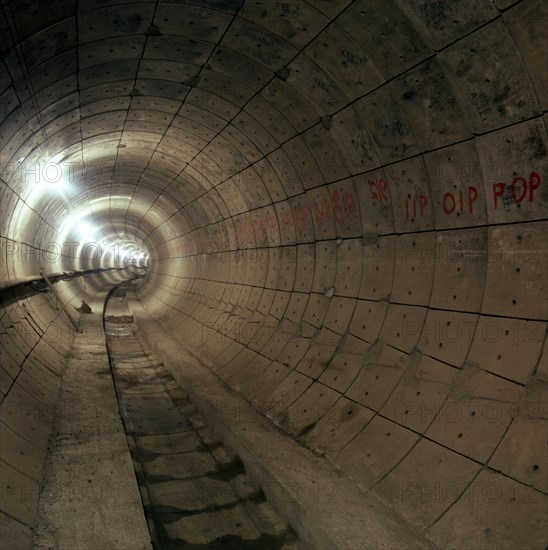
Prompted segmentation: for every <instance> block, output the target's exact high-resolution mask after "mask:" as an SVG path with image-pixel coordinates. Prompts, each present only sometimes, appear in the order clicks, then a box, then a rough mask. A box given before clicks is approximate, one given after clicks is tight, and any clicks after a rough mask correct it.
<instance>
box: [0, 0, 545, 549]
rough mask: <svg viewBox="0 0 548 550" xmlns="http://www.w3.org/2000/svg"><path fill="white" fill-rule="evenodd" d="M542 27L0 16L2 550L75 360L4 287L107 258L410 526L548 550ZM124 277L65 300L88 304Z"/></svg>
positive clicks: (465, 14)
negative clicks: (142, 272)
mask: <svg viewBox="0 0 548 550" xmlns="http://www.w3.org/2000/svg"><path fill="white" fill-rule="evenodd" d="M545 21H546V3H544V2H542V1H541V0H521V1H513V0H493V1H488V0H481V1H480V0H475V1H474V2H468V1H466V0H460V1H457V0H454V1H450V0H448V1H445V2H422V1H417V2H404V1H400V0H394V1H390V2H386V1H380V0H374V1H368V2H366V1H361V0H355V1H349V0H334V1H329V2H328V1H325V0H315V1H312V0H311V1H306V2H304V1H303V2H294V1H288V2H269V1H255V2H251V1H245V2H240V1H237V0H235V1H223V0H207V1H205V0H204V1H200V2H198V1H192V0H187V1H184V2H183V1H181V2H176V1H172V2H164V1H158V2H139V3H137V2H131V1H121V0H118V1H110V0H109V1H101V2H99V1H96V0H80V1H77V2H76V1H73V0H71V1H67V0H51V1H49V2H38V1H34V2H33V1H20V0H17V1H8V0H3V1H2V12H1V17H0V25H1V27H0V28H1V35H2V44H1V50H2V70H1V71H0V93H1V94H2V95H1V98H0V116H1V121H2V122H1V138H0V139H1V152H0V162H1V178H2V179H1V188H0V189H1V190H0V201H1V204H0V246H1V254H2V256H1V262H0V282H1V285H2V287H1V288H2V296H1V299H2V305H3V309H2V310H1V320H0V323H1V324H0V329H1V339H0V351H1V360H0V365H1V368H0V376H1V399H2V405H1V406H2V413H1V427H2V444H1V447H2V497H1V498H0V516H1V520H2V521H1V523H2V529H3V530H2V533H3V534H2V536H3V537H4V536H6V535H5V533H7V532H10V533H17V534H18V535H17V536H18V537H19V539H18V540H21V541H23V543H24V541H26V540H27V539H28V538H29V537H30V532H31V528H32V526H33V525H34V523H35V521H36V513H37V511H36V507H35V505H34V504H35V502H34V501H35V498H34V497H35V496H36V495H35V490H34V489H33V488H36V487H38V484H39V483H40V481H41V479H42V475H43V467H44V462H45V459H46V455H47V442H48V435H49V433H50V430H51V422H52V411H53V410H54V407H55V403H56V399H57V392H58V388H59V384H60V379H61V372H62V368H63V364H64V362H65V359H66V356H67V354H68V353H69V351H70V348H71V332H70V328H69V327H68V326H67V324H66V320H65V318H64V317H63V313H62V312H61V311H59V310H58V309H57V307H56V304H55V302H54V301H53V300H52V299H51V296H50V295H49V294H47V293H37V292H35V291H33V290H32V289H31V288H27V289H26V290H25V292H24V293H23V296H21V294H20V291H18V292H19V294H18V295H17V299H14V298H13V293H15V292H16V291H15V290H14V288H13V285H14V284H15V283H16V282H21V281H25V280H27V279H28V278H32V277H36V276H37V275H39V273H40V270H41V269H45V270H46V271H47V272H48V273H62V272H63V271H65V272H71V271H74V270H83V269H92V268H97V267H123V266H124V261H123V259H124V258H123V256H120V255H117V254H116V252H113V253H111V254H110V255H109V253H108V250H109V247H110V246H112V243H118V244H119V243H121V244H122V246H125V245H132V246H135V247H136V248H135V249H131V250H130V253H132V251H135V250H138V251H139V254H141V256H140V261H142V262H143V264H144V263H147V264H148V265H149V273H148V275H147V278H146V280H145V281H144V282H143V284H142V286H141V287H140V289H139V291H138V295H139V298H140V300H141V304H142V306H143V307H144V308H145V310H146V311H147V312H148V313H149V314H150V315H151V316H152V317H153V318H154V319H155V320H156V321H157V322H158V323H159V324H160V325H161V326H162V327H163V328H164V329H165V330H166V331H168V332H169V333H170V335H171V336H172V337H173V338H175V339H178V340H180V341H181V342H184V344H185V345H186V346H188V348H189V349H191V350H192V351H193V353H194V354H196V355H197V356H198V357H200V358H202V359H203V361H204V362H205V363H207V364H209V365H211V366H212V369H213V371H214V372H215V374H216V375H217V376H218V377H219V378H220V379H221V380H223V381H224V382H225V383H226V384H228V386H230V387H231V388H233V389H234V390H236V391H238V392H240V393H241V395H242V396H243V397H244V398H245V399H247V400H249V401H251V402H253V403H254V404H255V405H256V406H257V407H258V408H259V410H261V411H262V412H263V413H264V414H265V415H266V416H267V417H268V418H270V419H271V420H272V422H273V423H274V424H276V425H277V426H279V427H280V428H281V429H282V430H284V431H285V432H286V433H287V434H288V436H290V437H294V438H296V439H298V441H300V442H301V443H302V444H304V445H305V446H307V447H309V448H310V449H313V450H315V451H317V452H319V453H320V454H322V455H324V456H325V459H326V460H327V461H329V462H331V463H332V464H334V465H335V466H336V467H337V468H339V469H340V471H341V473H342V474H343V475H344V476H345V477H347V478H348V479H350V480H352V481H353V482H355V483H356V484H357V486H358V487H359V488H360V489H361V490H362V491H363V492H364V493H371V494H374V495H376V496H378V497H379V498H381V499H383V501H385V502H386V503H389V505H390V506H391V507H392V508H393V510H394V514H395V517H398V518H400V520H401V522H402V523H404V524H409V525H412V526H414V527H415V528H417V529H419V530H421V531H423V532H424V533H425V535H426V536H427V537H428V538H429V539H430V540H431V541H432V542H433V543H434V544H437V545H439V546H440V547H452V548H493V547H500V548H517V547H522V548H544V547H545V546H546V536H545V534H546V508H547V505H546V502H547V501H546V492H547V491H548V476H547V460H546V458H547V455H546V452H547V451H546V435H547V412H546V384H547V381H548V365H547V357H546V353H547V352H546V319H547V317H548V316H547V305H546V281H547V271H548V270H547V261H546V242H547V241H546V235H547V231H546V204H547V195H548V192H547V185H546V143H547V138H546V126H545V124H546V121H545V117H544V112H545V109H546V105H547V89H548V87H547V86H546V71H545V68H546V66H545V61H546V38H545V29H544V22H545ZM82 222H84V223H85V224H87V225H86V226H85V227H84V229H86V228H87V230H88V231H87V232H86V231H84V232H83V233H82V231H80V232H79V229H82V228H81V225H82ZM82 240H83V241H85V242H88V246H87V248H86V246H84V248H82V246H80V247H77V246H75V244H74V243H77V242H80V241H82ZM89 243H93V244H92V245H89ZM123 273H124V272H123V271H120V272H119V271H109V272H104V273H97V274H95V275H91V276H89V277H86V278H74V279H72V280H67V281H62V282H60V283H58V284H57V285H58V289H59V292H60V293H61V294H62V296H63V297H64V300H65V301H66V302H67V303H69V304H70V305H71V306H72V305H79V304H80V301H81V300H82V299H86V300H91V301H92V300H93V298H94V296H96V295H97V294H98V293H101V292H106V290H107V289H108V288H109V286H111V285H112V284H115V283H116V282H119V281H120V280H122V279H123ZM33 411H34V413H33ZM36 411H39V414H35V413H36ZM29 488H30V489H29ZM25 491H26V493H25ZM25 495H26V496H25ZM33 495H34V496H33ZM23 543H22V544H23Z"/></svg>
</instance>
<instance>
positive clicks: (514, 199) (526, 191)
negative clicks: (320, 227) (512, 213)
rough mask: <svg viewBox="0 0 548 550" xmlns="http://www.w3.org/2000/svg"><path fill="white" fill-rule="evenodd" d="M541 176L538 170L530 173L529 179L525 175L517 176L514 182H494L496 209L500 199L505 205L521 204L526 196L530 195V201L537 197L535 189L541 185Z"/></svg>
mask: <svg viewBox="0 0 548 550" xmlns="http://www.w3.org/2000/svg"><path fill="white" fill-rule="evenodd" d="M540 184H541V177H540V176H539V175H538V174H537V172H531V173H530V174H529V180H527V179H526V178H524V177H523V176H516V177H515V178H514V179H513V181H512V183H511V184H509V185H506V184H505V183H501V182H498V183H494V184H493V206H494V207H495V209H497V208H498V206H499V199H500V201H501V202H502V203H503V205H504V206H508V205H509V204H520V203H521V202H522V201H523V200H525V198H526V197H529V202H533V200H534V199H535V191H536V190H537V189H538V188H539V187H540Z"/></svg>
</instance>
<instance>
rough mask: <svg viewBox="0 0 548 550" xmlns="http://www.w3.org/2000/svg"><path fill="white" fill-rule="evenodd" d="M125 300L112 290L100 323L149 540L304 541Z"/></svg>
mask: <svg viewBox="0 0 548 550" xmlns="http://www.w3.org/2000/svg"><path fill="white" fill-rule="evenodd" d="M126 308H127V306H126V303H125V298H124V292H123V290H119V291H118V292H117V293H115V294H114V296H113V297H112V298H111V301H110V302H109V307H108V309H107V312H106V313H107V315H106V325H105V328H106V334H107V342H108V348H109V353H110V361H111V365H112V370H113V373H114V378H115V386H116V391H117V395H118V399H119V403H120V411H121V416H122V420H123V423H124V428H125V431H126V436H127V440H128V444H129V447H130V449H131V456H132V459H133V465H134V468H135V471H136V476H137V480H138V483H139V489H140V491H141V498H142V500H143V505H144V510H145V515H146V518H147V522H148V526H149V530H150V533H151V538H152V541H153V546H154V548H156V549H158V550H160V549H162V550H163V549H172V548H173V549H175V548H177V549H208V548H223V549H233V550H243V549H250V550H251V549H256V550H259V549H261V550H263V549H264V550H294V549H295V550H296V549H303V548H304V546H303V545H302V544H301V543H300V542H299V541H298V540H297V538H296V535H295V533H294V532H293V531H292V530H291V529H290V528H289V527H288V525H287V524H286V523H285V522H284V521H283V520H282V519H281V518H280V517H279V516H278V515H277V513H276V512H275V511H274V509H273V508H272V507H271V506H270V504H269V503H268V502H267V501H266V498H265V495H264V493H263V492H262V490H261V488H260V487H259V485H257V484H256V483H254V482H253V481H252V480H251V479H250V478H249V477H248V476H247V475H246V472H245V469H244V466H243V465H242V463H241V461H240V460H239V459H238V457H237V456H234V455H232V454H231V453H229V452H228V451H227V450H226V449H225V448H224V447H223V446H222V443H221V441H220V440H219V439H218V438H217V437H215V435H214V434H213V432H212V431H211V430H210V429H209V428H208V426H207V425H206V423H205V422H204V420H203V418H202V416H201V415H200V414H199V413H198V411H197V410H196V409H195V408H194V406H193V405H192V404H191V402H190V401H189V399H188V398H187V395H186V394H185V392H184V390H183V389H182V388H181V387H180V386H179V385H178V384H177V382H176V381H175V380H174V379H173V377H172V376H171V374H170V373H169V372H168V371H167V370H166V368H165V367H164V365H163V364H162V363H161V362H160V361H159V360H158V358H157V357H156V356H155V355H154V354H152V353H151V351H150V350H149V349H148V348H147V347H146V346H145V345H144V343H143V342H142V341H141V340H140V338H139V335H138V333H137V331H136V326H135V324H134V323H133V319H132V317H131V315H129V311H127V309H126Z"/></svg>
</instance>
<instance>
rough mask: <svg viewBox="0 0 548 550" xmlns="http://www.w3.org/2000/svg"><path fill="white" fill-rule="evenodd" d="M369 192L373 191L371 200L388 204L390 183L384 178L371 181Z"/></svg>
mask: <svg viewBox="0 0 548 550" xmlns="http://www.w3.org/2000/svg"><path fill="white" fill-rule="evenodd" d="M369 190H370V191H371V200H374V201H376V200H380V201H382V202H388V183H386V181H385V180H384V179H383V178H380V179H378V180H369Z"/></svg>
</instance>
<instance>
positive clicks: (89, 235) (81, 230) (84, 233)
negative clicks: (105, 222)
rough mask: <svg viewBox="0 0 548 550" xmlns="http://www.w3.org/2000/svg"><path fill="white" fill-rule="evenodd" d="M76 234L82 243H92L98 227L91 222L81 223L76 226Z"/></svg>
mask: <svg viewBox="0 0 548 550" xmlns="http://www.w3.org/2000/svg"><path fill="white" fill-rule="evenodd" d="M76 233H77V235H78V238H79V239H81V240H82V241H92V240H94V237H95V234H96V233H97V227H95V225H93V224H92V223H90V222H87V221H81V222H79V223H78V225H77V226H76Z"/></svg>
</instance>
